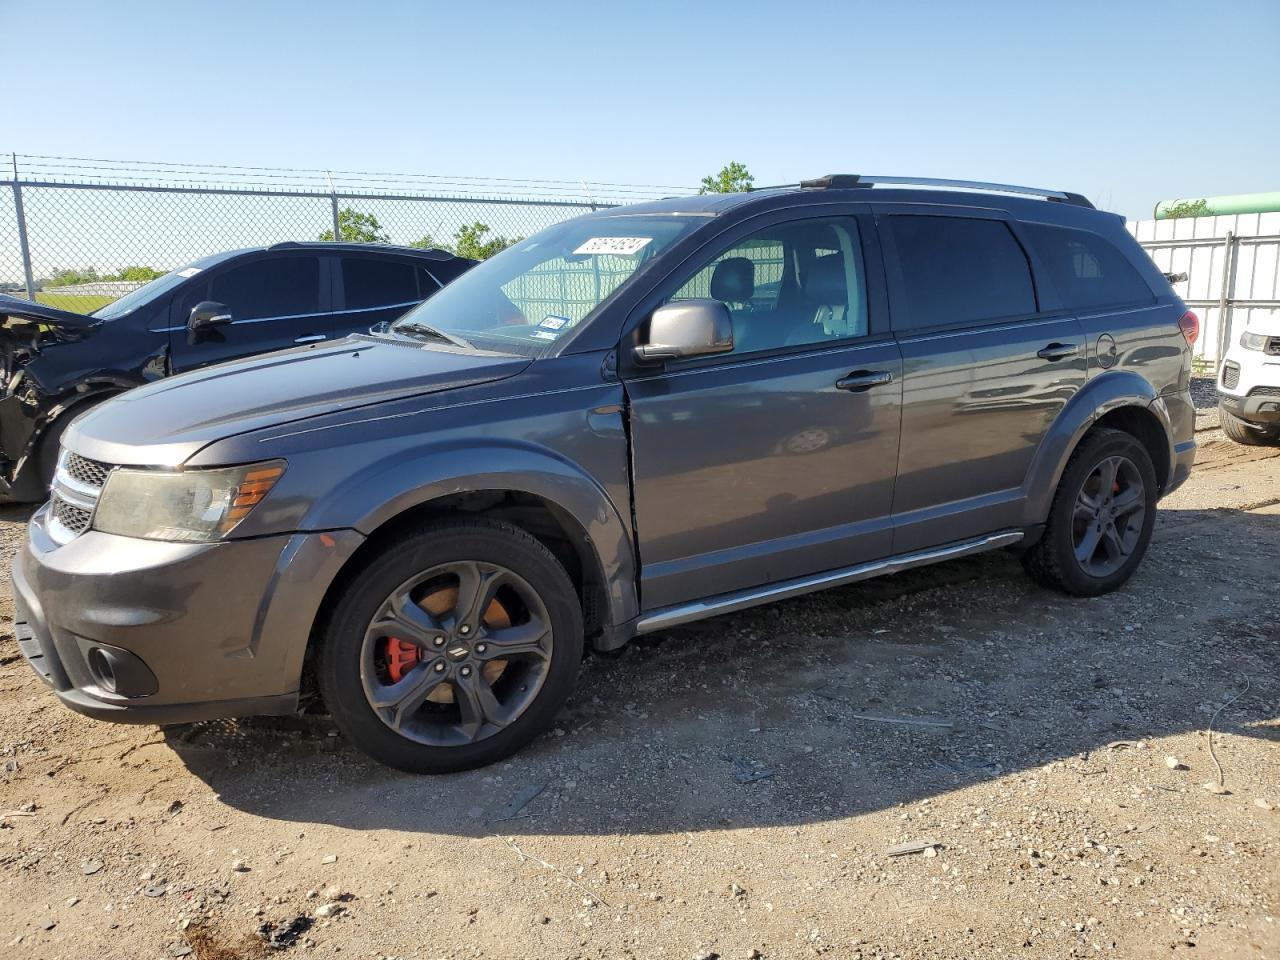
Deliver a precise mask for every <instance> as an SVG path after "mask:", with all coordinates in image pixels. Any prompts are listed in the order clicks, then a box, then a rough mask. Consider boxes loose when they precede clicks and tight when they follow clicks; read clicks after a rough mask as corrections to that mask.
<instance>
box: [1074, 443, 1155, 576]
mask: <svg viewBox="0 0 1280 960" xmlns="http://www.w3.org/2000/svg"><path fill="white" fill-rule="evenodd" d="M1146 512H1147V491H1146V485H1145V484H1144V483H1143V482H1142V474H1141V473H1140V472H1139V471H1138V468H1137V465H1135V464H1134V462H1133V461H1132V460H1130V459H1129V458H1128V457H1123V456H1114V457H1107V458H1106V459H1105V460H1102V461H1101V462H1100V463H1098V465H1097V466H1095V467H1094V468H1093V470H1092V471H1090V473H1089V474H1088V476H1086V477H1085V479H1084V483H1083V484H1081V486H1080V491H1079V493H1077V495H1076V502H1075V509H1074V510H1073V511H1072V523H1071V526H1072V544H1073V549H1074V552H1075V557H1076V562H1077V563H1078V564H1079V565H1080V568H1081V569H1082V570H1083V571H1084V572H1085V573H1087V574H1089V575H1090V576H1094V577H1107V576H1110V575H1111V574H1113V573H1115V572H1116V571H1117V570H1119V569H1120V568H1121V567H1122V566H1124V564H1125V563H1126V562H1127V561H1128V559H1129V557H1130V556H1131V555H1132V554H1133V552H1134V550H1135V549H1136V548H1137V546H1138V542H1139V541H1140V540H1141V538H1142V525H1143V520H1144V518H1145V517H1146Z"/></svg>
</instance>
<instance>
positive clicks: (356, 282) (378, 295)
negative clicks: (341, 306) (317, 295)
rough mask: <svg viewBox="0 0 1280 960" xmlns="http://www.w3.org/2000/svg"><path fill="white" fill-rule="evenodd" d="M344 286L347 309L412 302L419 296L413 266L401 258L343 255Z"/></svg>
mask: <svg viewBox="0 0 1280 960" xmlns="http://www.w3.org/2000/svg"><path fill="white" fill-rule="evenodd" d="M342 289H343V291H344V292H345V293H346V297H347V309H348V310H361V309H364V308H366V307H387V306H391V305H393V304H400V303H404V304H409V303H414V302H416V301H418V300H420V299H422V298H421V297H419V296H418V280H417V278H416V277H415V276H414V269H413V265H412V264H410V263H404V262H403V261H400V260H373V259H363V258H359V257H343V258H342Z"/></svg>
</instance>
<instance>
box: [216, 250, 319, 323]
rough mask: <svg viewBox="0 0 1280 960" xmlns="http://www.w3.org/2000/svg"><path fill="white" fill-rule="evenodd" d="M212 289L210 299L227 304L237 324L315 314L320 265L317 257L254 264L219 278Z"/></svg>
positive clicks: (228, 271)
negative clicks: (238, 322) (245, 321)
mask: <svg viewBox="0 0 1280 960" xmlns="http://www.w3.org/2000/svg"><path fill="white" fill-rule="evenodd" d="M210 287H211V289H210V291H209V299H210V300H216V301H217V302H218V303H225V304H226V305H227V306H228V307H230V308H231V315H232V316H233V317H235V318H236V319H237V320H261V319H266V318H270V317H289V316H294V315H295V314H304V313H316V312H318V311H319V309H320V261H319V259H318V258H316V257H268V258H266V259H263V260H255V261H254V262H252V263H246V264H243V265H241V266H238V267H232V268H231V269H230V270H226V271H224V272H223V273H220V274H218V276H216V277H214V278H213V283H212V284H211V285H210Z"/></svg>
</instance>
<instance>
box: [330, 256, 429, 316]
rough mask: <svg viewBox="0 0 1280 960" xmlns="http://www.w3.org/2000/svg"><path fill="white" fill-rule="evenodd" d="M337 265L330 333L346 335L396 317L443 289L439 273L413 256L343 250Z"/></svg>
mask: <svg viewBox="0 0 1280 960" xmlns="http://www.w3.org/2000/svg"><path fill="white" fill-rule="evenodd" d="M333 262H334V265H335V268H334V272H333V276H334V303H335V304H336V305H337V308H336V310H335V312H334V313H333V316H332V318H331V324H330V328H329V329H330V334H331V335H332V336H337V337H345V336H346V335H347V334H349V333H358V332H362V331H366V330H368V329H369V328H370V327H372V326H374V325H375V324H378V323H382V322H383V321H391V320H395V319H396V318H397V317H399V316H400V315H401V314H403V313H404V312H405V311H406V310H408V309H409V308H410V307H412V306H415V305H416V304H418V303H421V302H422V301H423V300H425V299H427V297H429V296H431V295H432V294H433V293H435V292H436V291H437V290H439V289H440V284H439V283H438V282H437V281H436V279H435V276H434V275H433V273H432V272H430V271H429V270H428V269H427V267H426V266H425V265H423V264H422V263H421V262H420V261H416V260H413V259H412V258H409V257H393V256H370V255H366V254H343V255H342V256H340V257H335V258H333Z"/></svg>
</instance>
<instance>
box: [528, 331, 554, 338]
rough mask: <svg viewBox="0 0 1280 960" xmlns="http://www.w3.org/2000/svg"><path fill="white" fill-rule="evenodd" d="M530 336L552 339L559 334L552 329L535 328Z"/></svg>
mask: <svg viewBox="0 0 1280 960" xmlns="http://www.w3.org/2000/svg"><path fill="white" fill-rule="evenodd" d="M532 336H533V338H534V339H535V340H554V339H555V338H556V337H558V336H559V334H558V333H556V332H555V331H554V330H535V331H533V334H532Z"/></svg>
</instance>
